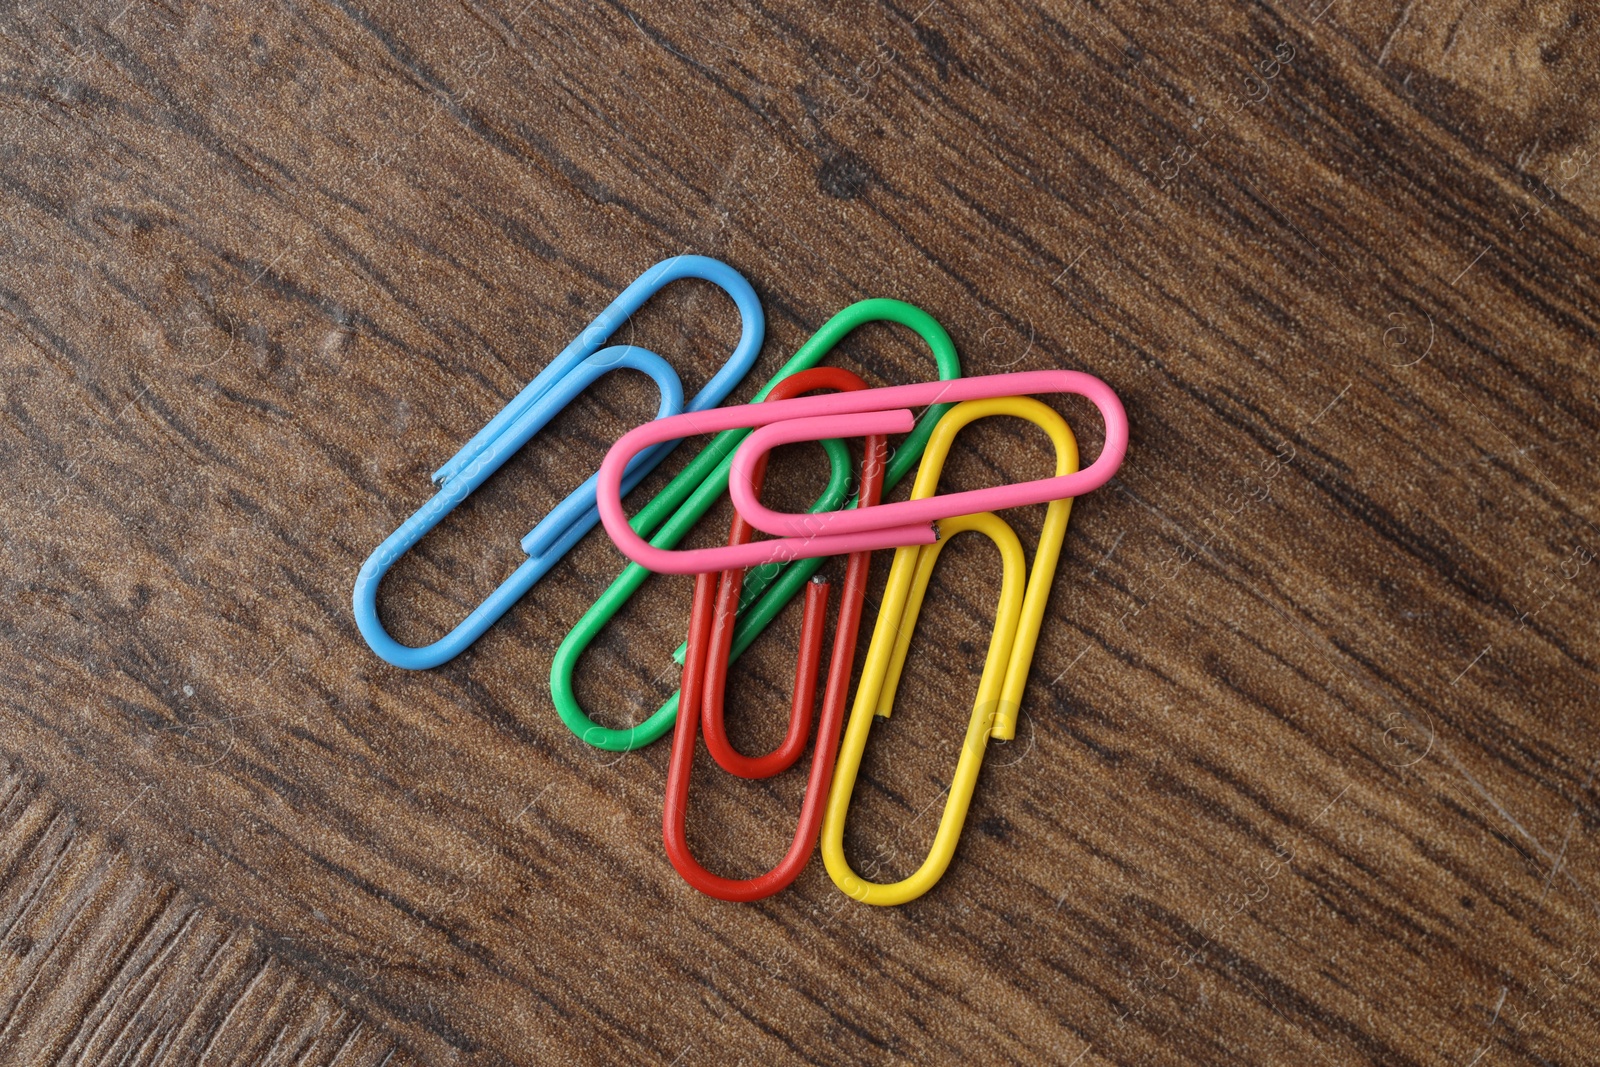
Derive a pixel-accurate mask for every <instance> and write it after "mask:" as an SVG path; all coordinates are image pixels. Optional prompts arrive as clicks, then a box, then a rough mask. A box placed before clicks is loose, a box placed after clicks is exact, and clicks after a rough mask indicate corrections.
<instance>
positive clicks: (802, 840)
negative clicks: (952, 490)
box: [661, 371, 888, 901]
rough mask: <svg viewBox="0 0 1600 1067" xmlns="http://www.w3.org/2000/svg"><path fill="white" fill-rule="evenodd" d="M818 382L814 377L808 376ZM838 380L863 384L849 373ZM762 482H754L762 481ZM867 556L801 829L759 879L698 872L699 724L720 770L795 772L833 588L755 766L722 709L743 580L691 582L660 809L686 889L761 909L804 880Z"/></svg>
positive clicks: (858, 557) (870, 479) (877, 475)
mask: <svg viewBox="0 0 1600 1067" xmlns="http://www.w3.org/2000/svg"><path fill="white" fill-rule="evenodd" d="M805 373H808V374H815V373H819V372H816V371H811V372H805ZM836 373H837V375H839V376H840V377H845V376H847V377H849V378H853V379H854V380H855V384H854V385H853V386H851V385H848V384H845V385H834V386H833V387H835V388H846V387H847V388H857V389H860V388H864V387H865V383H864V382H862V381H861V379H860V378H857V377H856V376H855V375H853V374H849V373H848V372H846V371H838V372H836ZM887 453H888V441H887V440H886V439H885V438H883V437H869V438H868V439H867V443H866V455H865V457H864V459H863V460H862V471H861V490H860V495H859V498H858V499H859V503H860V506H862V507H869V506H871V505H873V504H876V503H877V502H878V499H879V496H880V494H881V492H882V489H883V475H884V466H885V463H886V460H887ZM762 473H763V472H761V471H758V472H757V478H758V481H759V479H760V476H761V474H762ZM750 536H751V530H750V527H749V524H748V523H745V522H744V521H743V520H742V519H740V518H739V517H737V516H735V518H734V520H733V529H732V531H731V532H730V534H729V540H730V541H739V540H742V539H748V538H749V537H750ZM871 562H872V554H871V553H870V552H858V553H855V554H854V555H852V556H851V557H850V560H849V562H848V564H847V565H846V568H845V579H844V590H843V593H842V594H841V596H840V600H839V619H838V623H837V625H836V626H835V633H834V640H833V653H832V656H831V658H830V661H829V664H828V686H827V690H826V692H825V693H824V695H823V699H822V715H821V718H820V719H819V720H818V723H817V740H816V745H815V747H814V748H813V750H812V757H811V773H810V775H809V780H808V782H807V785H806V794H805V800H804V801H803V803H802V804H801V808H800V818H799V821H798V822H797V823H796V825H795V831H794V839H793V840H792V842H791V843H790V845H789V850H788V851H787V852H786V853H785V854H784V856H783V859H781V860H780V861H779V862H778V864H777V865H776V866H774V867H773V868H772V869H771V870H770V871H768V872H767V873H766V874H763V875H759V876H757V877H755V878H743V879H735V878H724V877H722V876H721V875H716V874H712V873H711V872H710V871H708V870H706V869H705V868H704V867H703V866H701V865H700V862H699V861H698V860H696V859H695V858H694V854H693V853H692V852H691V851H690V849H689V842H688V833H687V829H686V825H685V824H686V821H687V817H688V807H689V777H690V774H691V772H692V770H693V767H694V750H695V740H696V735H697V732H698V729H697V728H698V726H699V725H700V722H699V721H698V720H703V721H704V725H705V730H706V747H707V749H708V750H709V751H710V752H711V755H712V758H714V759H715V760H716V761H717V762H718V763H719V764H721V765H722V767H723V769H725V770H728V771H731V772H732V773H734V774H737V775H739V776H741V777H745V778H765V777H770V776H771V775H774V774H777V773H778V772H779V771H782V770H784V769H786V768H788V767H789V766H791V765H792V764H793V763H794V762H795V760H796V759H797V758H798V757H799V756H800V753H801V752H803V751H804V749H805V743H806V735H807V734H808V733H809V732H810V727H811V705H812V702H813V701H814V700H815V699H816V684H817V667H818V663H819V661H820V660H821V658H822V633H823V626H824V622H825V616H826V614H827V605H828V584H827V582H826V581H825V580H824V579H822V578H820V577H814V578H812V579H811V581H810V583H809V584H808V585H807V586H806V599H805V614H804V616H803V618H802V621H801V627H800V628H801V636H800V657H799V661H798V662H797V664H796V666H795V680H794V702H793V707H792V710H791V712H790V716H789V730H788V734H787V736H786V737H785V739H784V742H783V744H782V745H780V746H779V747H778V748H777V749H775V750H774V751H773V752H770V753H768V754H767V755H765V756H760V757H754V758H752V757H749V756H745V755H743V754H741V753H739V752H737V751H735V750H734V749H733V747H732V745H730V744H729V743H728V739H727V731H726V730H725V729H723V721H722V717H723V701H724V696H725V691H726V681H727V658H728V648H729V644H730V641H731V639H732V638H731V634H732V631H733V615H734V606H735V604H736V603H737V601H738V597H739V586H738V579H739V577H740V576H741V572H740V571H736V570H735V571H723V572H722V574H721V575H720V576H718V575H714V574H711V573H706V574H702V575H700V576H699V577H698V578H697V579H696V581H695V588H694V607H693V609H692V610H691V612H690V616H689V641H688V650H687V654H686V655H685V657H684V664H683V688H682V689H681V690H680V692H682V693H683V694H686V701H687V702H686V703H685V704H684V705H683V706H682V707H681V708H680V710H679V714H678V723H677V730H676V732H675V733H674V735H673V740H672V758H671V760H670V762H669V763H668V767H667V789H666V800H665V803H664V804H663V807H662V816H661V836H662V840H663V841H664V843H665V845H666V850H667V858H668V859H670V860H671V861H672V865H673V867H675V868H676V869H677V871H678V873H679V874H680V875H682V876H683V879H684V881H686V882H688V883H689V884H690V885H692V886H694V887H695V888H696V889H698V890H700V891H701V892H702V893H705V894H706V895H708V896H713V897H717V898H718V899H721V900H739V901H751V900H761V899H763V898H765V897H769V896H771V895H772V894H773V893H776V892H778V891H779V890H780V889H783V888H785V887H786V886H788V885H789V884H790V883H791V882H793V881H794V880H795V878H796V877H797V876H799V874H800V872H801V871H802V870H804V869H805V866H806V864H807V863H808V862H809V861H810V859H811V851H812V849H814V848H815V847H816V844H817V833H818V831H819V830H820V829H821V823H822V812H823V806H824V804H825V803H826V793H827V790H828V783H829V780H830V779H831V778H832V776H833V763H834V758H835V754H836V751H837V749H838V744H839V728H840V727H841V726H842V725H843V724H844V706H845V700H846V698H847V696H848V694H849V687H850V668H851V665H852V663H853V661H854V659H855V648H856V635H857V632H858V631H859V628H860V624H861V606H862V601H863V600H864V599H865V597H866V591H867V570H868V568H869V566H870V565H871Z"/></svg>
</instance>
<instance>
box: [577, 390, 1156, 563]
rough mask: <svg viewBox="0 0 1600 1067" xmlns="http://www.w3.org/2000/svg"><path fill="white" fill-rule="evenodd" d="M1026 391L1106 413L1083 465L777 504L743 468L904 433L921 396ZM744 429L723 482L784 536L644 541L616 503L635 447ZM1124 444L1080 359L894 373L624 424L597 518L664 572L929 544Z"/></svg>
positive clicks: (1093, 469)
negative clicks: (846, 389) (687, 544)
mask: <svg viewBox="0 0 1600 1067" xmlns="http://www.w3.org/2000/svg"><path fill="white" fill-rule="evenodd" d="M1023 393H1044V394H1049V393H1075V394H1078V395H1081V396H1084V397H1087V398H1088V399H1089V400H1090V401H1092V402H1093V403H1094V405H1095V406H1096V407H1097V408H1099V410H1100V415H1101V417H1102V418H1103V419H1104V420H1105V428H1106V435H1105V444H1104V445H1103V446H1102V447H1101V449H1100V455H1099V457H1098V458H1096V459H1095V461H1094V463H1093V464H1091V465H1090V466H1089V467H1088V468H1087V469H1085V470H1081V471H1074V472H1073V473H1071V474H1063V475H1058V476H1055V477H1051V478H1039V479H1036V480H1034V481H1031V482H1021V483H1018V484H1016V485H1001V486H992V487H990V488H987V489H972V490H968V491H967V492H964V493H945V494H942V495H938V496H931V497H928V498H926V499H917V498H913V499H911V500H903V501H901V502H899V503H895V504H880V505H879V506H878V507H875V508H864V509H861V510H840V511H819V512H814V513H812V514H809V515H785V514H782V513H779V512H775V511H772V510H770V509H768V508H765V507H763V506H762V504H761V501H760V500H758V499H757V498H756V495H755V493H754V492H753V491H752V486H751V480H750V474H751V471H752V470H753V465H754V464H755V463H756V462H757V461H758V459H759V457H760V456H761V455H762V454H764V453H765V452H767V451H770V450H771V449H772V448H774V447H776V446H778V445H780V444H787V443H790V442H796V441H812V440H820V439H825V438H837V437H864V436H867V435H869V434H890V433H904V432H905V431H907V430H909V429H910V428H911V426H912V424H913V420H912V415H911V410H910V409H912V408H914V407H917V406H919V405H922V404H936V405H937V404H945V403H948V402H950V401H963V400H977V399H985V398H993V397H1001V396H1010V395H1015V394H1023ZM736 428H737V429H751V428H753V430H752V432H751V433H750V434H749V436H748V437H747V438H746V439H745V441H744V443H743V444H742V445H740V447H739V449H738V451H736V452H735V453H734V456H733V463H732V465H731V467H730V472H729V484H728V488H729V492H730V494H731V495H732V497H733V503H734V507H735V508H737V509H738V511H739V513H740V514H741V515H743V516H744V517H745V518H746V519H748V520H749V522H750V524H751V525H752V526H754V527H755V528H756V529H758V530H764V531H766V532H768V533H775V534H779V535H781V536H779V537H777V538H775V539H773V540H769V541H752V542H749V543H747V544H743V545H723V546H722V547H720V548H698V549H689V550H686V551H681V552H672V551H668V550H667V548H668V547H670V546H663V545H657V544H652V543H650V542H647V541H646V540H645V539H644V538H643V537H640V536H639V535H638V534H637V533H636V532H635V531H634V530H633V529H632V528H630V526H629V525H628V516H627V512H626V511H625V510H624V509H623V506H622V493H621V487H622V480H621V479H622V476H623V474H624V473H625V472H626V470H627V464H628V463H629V462H630V460H631V457H632V456H633V455H634V454H635V453H636V452H640V451H643V450H645V449H647V448H652V447H655V446H657V445H658V444H660V443H661V442H664V441H670V440H673V439H674V438H675V437H677V436H679V435H688V434H695V433H715V432H717V431H726V430H730V429H736ZM1127 450H1128V417H1127V414H1126V413H1125V412H1124V411H1123V409H1122V402H1121V401H1120V400H1118V399H1117V394H1116V393H1114V392H1112V391H1111V387H1110V386H1108V385H1107V384H1106V383H1105V382H1103V381H1101V380H1100V379H1099V378H1096V377H1094V376H1093V375H1090V374H1084V373H1082V372H1081V371H1070V370H1042V371H1019V372H1016V373H1012V374H992V375H987V376H985V377H980V378H957V379H955V380H953V381H942V382H920V383H918V384H916V385H891V386H887V387H885V388H882V389H866V390H863V391H861V392H856V393H834V394H830V395H828V396H807V397H798V398H796V399H794V400H784V401H779V402H777V403H773V404H762V405H759V406H756V407H745V408H719V409H717V410H715V411H707V412H702V413H698V414H695V415H674V416H672V417H671V418H666V419H660V420H658V421H656V422H652V423H648V424H646V425H644V426H640V427H638V428H636V429H633V430H630V431H628V432H627V433H626V434H624V435H623V436H622V437H621V438H620V439H618V441H617V443H616V444H614V445H612V446H611V451H610V452H608V453H606V458H605V460H604V462H602V463H601V464H600V485H599V496H598V500H599V505H600V518H601V521H602V522H604V523H605V527H606V532H607V533H608V534H610V535H611V540H612V541H613V542H614V543H615V544H616V546H617V547H618V548H619V549H621V550H622V552H623V554H624V555H626V556H627V557H628V558H629V559H632V560H633V561H635V562H636V563H640V564H643V565H644V566H646V567H648V568H649V569H650V570H652V571H657V572H660V573H663V574H698V573H701V572H703V571H721V570H728V569H731V568H734V567H754V566H759V565H760V564H764V563H771V562H774V561H788V560H795V559H810V558H813V557H816V556H833V555H845V554H848V553H851V552H861V551H869V550H873V549H879V548H898V547H902V546H909V545H927V544H932V543H933V542H934V541H935V540H936V539H937V537H938V532H937V530H936V529H935V528H934V526H933V524H934V523H937V522H939V521H941V520H943V519H948V518H952V517H954V516H956V515H961V514H967V513H972V512H977V511H986V510H990V509H1000V508H1012V507H1021V506H1022V505H1024V504H1040V503H1045V502H1048V501H1052V500H1061V499H1066V498H1069V497H1075V496H1080V495H1082V494H1083V493H1086V492H1088V491H1089V490H1091V489H1096V488H1098V487H1100V486H1102V485H1104V484H1105V483H1106V482H1108V481H1110V480H1111V478H1112V476H1113V475H1115V474H1116V472H1117V468H1118V467H1119V466H1121V464H1122V459H1123V456H1124V455H1126V453H1127Z"/></svg>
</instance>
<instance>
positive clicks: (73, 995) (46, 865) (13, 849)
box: [0, 769, 410, 1067]
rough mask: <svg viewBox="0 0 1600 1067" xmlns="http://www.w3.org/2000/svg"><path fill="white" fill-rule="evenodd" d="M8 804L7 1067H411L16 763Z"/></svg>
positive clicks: (3, 974) (5, 781)
mask: <svg viewBox="0 0 1600 1067" xmlns="http://www.w3.org/2000/svg"><path fill="white" fill-rule="evenodd" d="M0 805H3V807H0V812H3V814H4V820H5V821H4V824H3V825H4V829H3V831H0V865H3V866H0V871H3V872H4V880H3V881H0V989H3V991H4V992H3V998H0V1049H4V1050H5V1062H6V1063H18V1064H21V1063H28V1064H42V1063H75V1064H124V1063H150V1064H164V1065H165V1064H172V1065H177V1064H199V1063H263V1064H265V1063H272V1064H318V1065H327V1067H345V1065H350V1067H355V1065H358V1064H371V1065H379V1064H386V1065H390V1067H398V1065H401V1064H405V1063H409V1062H410V1060H409V1058H408V1057H406V1056H404V1055H397V1054H396V1049H395V1047H394V1044H393V1042H392V1041H390V1040H388V1039H387V1038H386V1037H384V1036H383V1034H382V1033H381V1031H379V1030H378V1029H376V1028H375V1027H373V1026H372V1025H371V1024H368V1023H366V1022H364V1021H363V1020H362V1019H361V1018H360V1016H359V1015H356V1014H354V1013H352V1012H350V1011H349V1010H348V1009H346V1008H345V1007H343V1006H342V1005H340V1004H339V1002H338V1001H336V1000H335V999H334V998H332V997H330V996H329V995H328V993H327V992H326V991H325V990H324V989H322V988H320V987H319V986H318V985H317V984H316V983H314V982H311V981H309V980H307V979H306V977H305V976H304V975H301V974H298V973H296V972H295V970H294V969H293V968H292V967H288V966H285V964H284V963H283V962H282V960H281V959H280V958H279V957H278V956H276V955H274V954H273V953H270V952H268V951H267V950H266V949H265V947H264V946H263V944H262V942H261V939H260V938H259V937H257V936H255V934H254V933H253V931H251V930H249V929H248V928H247V927H241V926H238V925H233V924H230V923H228V922H225V921H223V920H222V919H220V918H219V916H218V914H217V911H216V909H215V908H212V907H209V906H207V905H205V904H203V903H201V902H200V901H198V900H196V899H195V898H194V897H193V896H192V895H190V894H188V893H186V892H183V891H180V890H177V889H175V888H174V887H173V886H171V885H168V884H165V883H163V882H160V881H159V880H157V879H155V878H152V877H151V876H150V875H149V874H147V873H145V872H144V871H142V870H140V868H139V867H138V865H137V864H136V863H135V862H134V861H133V860H132V859H131V858H130V857H129V856H128V855H127V853H126V852H123V851H121V850H118V849H116V848H114V847H112V846H111V845H110V844H109V843H108V842H107V840H106V838H105V837H104V835H101V834H97V833H92V832H88V831H86V830H85V829H84V828H83V826H82V825H81V824H80V823H79V822H78V820H77V819H75V818H74V817H73V816H72V814H71V813H70V812H69V811H67V810H65V809H63V808H62V806H61V805H60V804H59V803H57V802H56V801H54V800H53V799H52V798H50V797H49V796H48V795H44V794H41V793H40V791H39V789H38V784H37V783H36V782H33V781H30V780H28V779H27V778H26V777H25V776H24V775H22V774H19V773H17V772H16V771H15V770H14V769H8V770H7V771H6V772H5V773H4V775H3V776H0Z"/></svg>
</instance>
